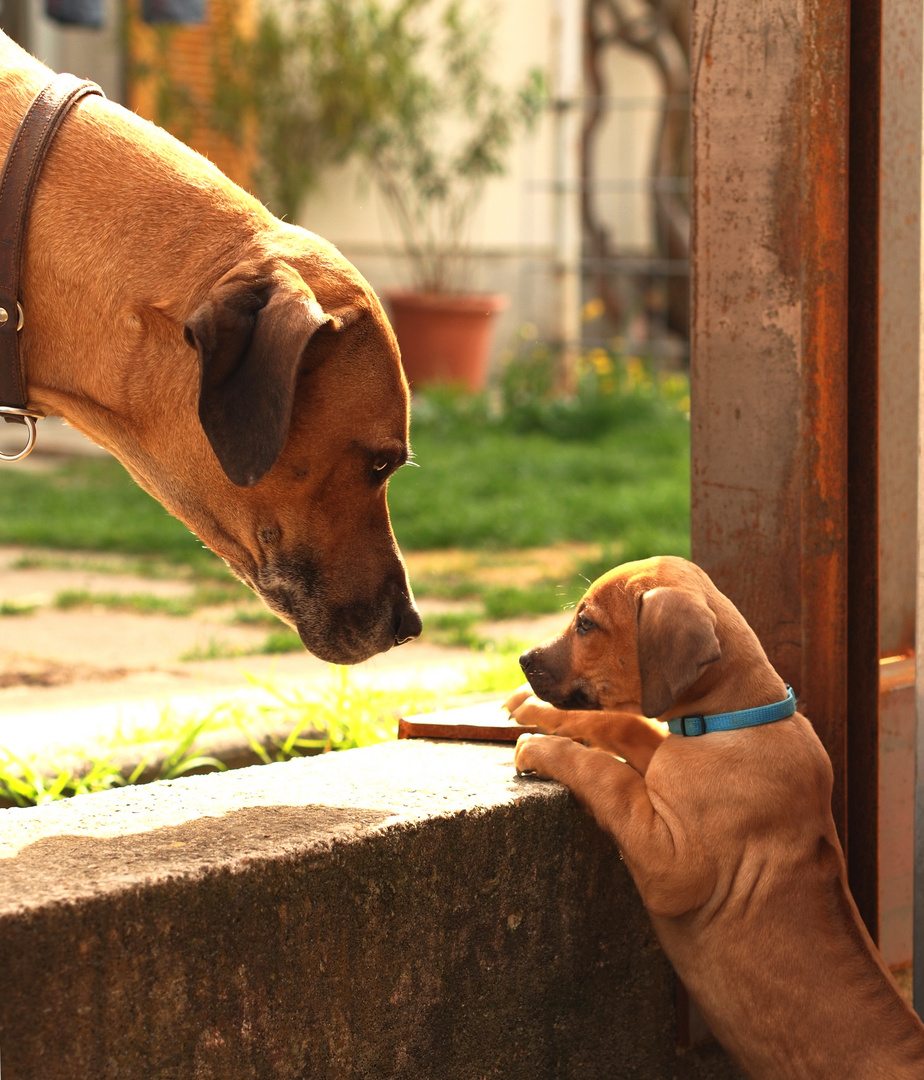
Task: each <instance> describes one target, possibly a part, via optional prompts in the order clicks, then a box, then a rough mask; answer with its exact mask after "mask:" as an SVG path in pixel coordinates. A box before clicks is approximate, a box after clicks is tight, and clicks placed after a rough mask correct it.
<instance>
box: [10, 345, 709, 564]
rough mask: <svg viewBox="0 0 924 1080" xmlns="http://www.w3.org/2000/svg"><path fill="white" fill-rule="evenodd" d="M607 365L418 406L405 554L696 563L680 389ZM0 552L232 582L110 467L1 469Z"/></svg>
mask: <svg viewBox="0 0 924 1080" xmlns="http://www.w3.org/2000/svg"><path fill="white" fill-rule="evenodd" d="M598 359H599V358H598ZM595 363H597V361H595ZM608 363H609V364H610V369H611V370H608V371H606V372H605V374H604V375H603V376H600V375H599V373H598V374H597V375H595V376H594V377H593V378H592V379H590V380H588V379H587V378H586V377H585V379H584V381H583V382H582V385H581V391H580V393H578V394H577V395H576V396H574V397H573V398H571V399H569V400H565V401H561V400H555V399H551V398H547V396H544V395H543V392H542V387H541V386H539V387H538V388H537V387H536V386H535V385H533V386H530V384H529V380H528V379H526V378H525V377H524V378H520V383H516V382H515V380H514V385H513V386H512V387H511V386H510V385H508V384H504V386H503V388H502V389H503V394H502V402H503V404H502V406H501V408H498V407H497V406H496V404H495V405H494V407H491V406H490V405H489V401H488V399H487V398H486V397H480V398H479V397H452V396H450V395H433V394H431V395H429V396H428V397H425V398H419V399H418V400H417V401H415V407H414V416H413V422H412V432H411V434H412V443H413V447H414V454H415V459H416V462H415V463H416V464H417V465H418V466H419V467H418V468H406V469H402V470H401V471H400V472H399V473H398V474H397V475H396V476H395V477H394V478H393V479H392V480H391V482H390V485H389V506H390V508H391V514H392V521H393V524H394V529H395V533H396V535H397V537H398V541H399V543H400V544H401V545H402V547H403V548H405V549H406V550H409V551H415V550H426V549H432V548H445V547H463V548H485V549H496V550H511V549H517V548H527V547H540V546H546V545H550V544H555V543H557V542H560V541H598V542H601V543H604V544H606V545H608V547H609V548H610V550H611V551H612V552H613V554H614V556H615V557H616V559H617V560H618V559H622V560H626V559H631V558H637V557H642V556H645V555H650V554H658V553H660V554H679V555H687V554H689V421H688V418H687V415H686V413H685V409H684V405H685V402H684V394H685V382H684V381H683V380H682V378H679V377H676V376H675V377H673V381H672V382H671V381H667V380H665V381H662V382H658V381H657V380H655V379H654V378H652V376H650V375H649V374H648V373H647V372H646V371H645V370H644V369H642V368H640V367H639V366H638V364H637V362H635V366H634V367H633V366H632V365H631V364H627V365H624V366H623V367H619V366H618V365H614V363H613V362H612V361H608ZM597 366H598V368H599V367H601V366H603V365H602V364H597ZM516 370H517V371H519V369H516ZM633 373H634V374H633ZM617 375H618V376H619V377H618V378H617V377H616V376H617ZM678 379H679V382H678ZM509 382H510V380H508V383H509ZM534 382H535V380H534ZM524 386H525V387H526V389H524ZM527 391H528V392H527ZM0 544H22V545H28V546H30V547H44V548H52V549H62V550H68V549H70V550H79V551H84V552H97V553H100V552H122V553H125V554H128V555H132V556H138V557H139V558H141V559H142V560H144V559H148V560H150V562H151V565H155V564H156V565H160V566H163V564H164V563H166V564H167V565H173V566H177V565H185V566H186V567H189V568H191V569H192V570H193V571H194V573H195V574H196V576H200V575H209V576H216V577H220V578H225V579H227V576H228V575H227V571H226V570H225V568H224V566H223V564H221V563H220V561H219V560H217V559H216V558H215V557H213V556H211V555H210V554H209V553H208V552H207V551H205V549H204V548H203V547H202V545H201V544H200V542H199V541H198V540H197V539H196V538H195V537H194V536H192V534H191V533H190V532H189V531H188V530H187V529H186V528H185V526H183V525H182V524H180V523H179V522H178V521H176V520H174V519H173V518H171V517H170V516H169V515H168V514H167V512H166V511H165V510H164V509H163V508H161V507H160V505H159V504H158V503H156V502H155V501H154V500H153V499H152V498H150V497H149V496H148V495H146V494H145V493H144V492H143V491H141V489H140V488H138V487H137V486H136V485H135V484H134V483H133V481H132V480H131V479H130V478H129V477H128V475H127V474H126V473H125V471H124V470H123V469H122V467H121V466H120V465H118V464H116V463H115V462H112V461H106V460H102V461H100V460H74V461H70V462H68V463H66V464H63V465H61V466H58V467H56V468H54V469H50V470H48V471H47V472H33V471H30V472H26V471H24V470H23V471H17V470H16V468H15V467H10V468H6V469H4V470H3V471H2V472H0ZM587 576H588V577H590V576H591V575H590V574H588V575H587Z"/></svg>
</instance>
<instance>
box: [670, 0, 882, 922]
mask: <svg viewBox="0 0 924 1080" xmlns="http://www.w3.org/2000/svg"><path fill="white" fill-rule="evenodd" d="M877 12H878V0H876V2H875V3H872V2H868V0H854V2H853V4H852V5H851V3H850V0H807V2H806V3H804V4H801V3H797V2H796V0H785V2H783V3H781V4H777V5H774V6H773V7H772V8H771V7H767V6H765V5H754V4H750V3H748V2H746V0H735V2H733V3H728V4H721V5H718V4H715V3H712V2H709V3H706V2H704V0H695V2H694V6H693V27H694V30H693V35H694V36H693V63H694V72H693V94H692V99H693V132H694V135H693V145H694V194H693V211H694V213H693V263H692V266H693V320H692V340H691V347H692V363H691V371H692V400H693V416H692V493H691V494H692V523H691V524H692V546H693V556H694V558H695V559H696V561H697V562H699V563H700V565H702V566H703V567H704V569H706V570H707V571H708V572H709V573H710V574H711V575H712V576H713V577H714V578H715V580H716V581H717V583H718V584H719V586H720V587H721V588H723V590H724V591H726V592H727V593H728V594H729V596H730V597H731V598H732V599H733V600H734V601H735V603H736V604H737V605H738V606H739V607H740V609H741V610H742V612H743V613H744V615H745V617H746V618H747V619H748V620H749V622H750V623H751V624H752V626H754V628H755V630H756V631H757V633H758V636H759V637H760V638H761V641H762V642H763V644H764V647H765V649H766V650H767V653H768V655H769V657H770V659H771V662H772V663H773V664H774V665H775V666H776V667H777V669H778V670H779V671H780V673H781V675H783V677H784V678H785V679H787V680H788V681H789V682H791V683H792V685H793V686H794V687H795V688H796V689H797V691H798V694H799V699H800V704H801V706H802V707H803V709H804V710H805V712H806V713H807V715H808V716H809V717H810V718H811V720H812V722H813V723H814V725H815V727H816V729H817V730H818V732H819V735H820V736H821V738H822V740H823V742H824V743H825V746H826V748H827V750H828V753H829V754H830V756H831V760H832V764H833V767H834V773H835V794H834V804H833V809H834V815H835V821H836V823H837V826H838V830H839V832H840V834H841V837H842V839H843V840H844V844H845V849H846V850H847V854H848V860H849V864H850V873H851V881H852V884H853V886H854V889H855V894H856V895H857V899H858V903H859V905H860V907H861V911H862V913H863V915H864V918H866V920H867V922H868V925H869V927H870V930H871V932H872V934H873V936H874V937H875V936H876V935H877V934H878V893H877V886H876V882H877V880H878V879H877V873H876V868H877V866H878V858H877V848H878V833H877V831H876V824H877V823H878V815H877V806H878V771H877V766H876V760H877V755H876V753H875V746H877V745H878V681H877V680H878V660H879V652H878V592H877V583H878V552H877V548H876V531H875V521H876V516H877V502H876V492H877V488H876V482H875V471H876V468H877V465H876V461H877V458H876V443H875V438H876V421H875V413H876V402H877V396H876V378H877V370H878V369H877V363H876V356H877V336H876V335H877V328H878V323H877V321H876V318H877V315H876V312H877V308H876V305H877V303H878V288H877V287H876V282H877V280H878V278H877V266H878V239H875V240H871V239H870V238H871V237H876V238H878V226H877V224H876V222H877V220H878V214H877V209H876V208H877V206H878V203H877V199H878V189H877V188H876V186H875V184H876V180H875V176H876V173H877V171H878V153H877V152H876V150H875V147H877V146H878V126H877V125H878V114H877V113H876V111H875V109H874V108H873V105H874V102H875V100H877V98H876V95H877V93H878V90H877V87H878V82H877V81H876V78H875V76H876V75H877V73H878V52H877V49H878V40H879V37H878V23H877V18H878V15H877ZM851 23H853V27H854V42H853V47H854V49H855V51H856V56H855V61H856V63H855V66H854V69H853V78H851V62H850V61H851ZM861 35H865V36H864V37H863V38H862V40H861ZM868 35H872V38H873V41H872V42H870V41H868V40H866V36H868ZM867 78H869V79H872V80H873V81H872V82H871V83H870V84H869V86H867V85H866V84H865V83H864V79H867ZM851 138H853V139H854V146H855V149H857V150H858V152H859V150H862V152H863V153H866V154H869V155H870V157H871V158H872V161H870V160H869V158H867V159H863V160H861V158H860V157H859V156H858V155H857V154H855V155H853V156H852V155H851V154H850V139H851ZM870 138H871V139H872V143H871V144H870V143H866V145H861V143H860V140H865V139H870ZM851 184H852V185H853V193H852V195H851ZM851 213H852V214H853V218H851ZM865 215H870V216H869V220H868V221H865V220H863V218H864V216H865ZM852 220H853V226H852V225H851V221H852ZM871 283H872V285H871ZM867 289H868V290H869V293H868V295H867V294H866V292H865V290H867ZM851 298H853V300H855V301H856V306H855V308H853V309H852V308H851ZM848 327H849V332H848ZM849 338H853V339H854V341H853V345H852V346H849V345H848V339H849ZM854 425H856V426H857V427H856V431H857V434H856V435H855V434H854V429H853V426H854ZM864 453H865V454H866V455H868V458H869V459H870V460H864V459H863V456H862V455H863V454H864ZM870 522H872V524H870ZM873 687H875V689H876V693H874V694H872V695H871V693H870V691H871V689H872V688H873ZM854 695H857V696H856V698H854ZM867 754H870V755H871V756H870V757H869V758H867V759H866V760H867V761H868V764H869V766H871V767H866V768H862V767H861V766H862V764H863V760H864V755H867ZM851 822H853V823H854V827H855V828H856V830H857V832H856V834H855V836H853V837H852V836H851V832H850V827H849V826H850V823H851ZM852 841H856V842H852Z"/></svg>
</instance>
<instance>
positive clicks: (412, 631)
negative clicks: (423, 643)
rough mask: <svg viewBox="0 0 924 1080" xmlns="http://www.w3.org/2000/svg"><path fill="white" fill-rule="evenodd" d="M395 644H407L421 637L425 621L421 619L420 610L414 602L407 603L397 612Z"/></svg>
mask: <svg viewBox="0 0 924 1080" xmlns="http://www.w3.org/2000/svg"><path fill="white" fill-rule="evenodd" d="M394 628H395V644H396V645H405V644H406V643H407V642H408V641H413V640H414V638H416V637H420V632H421V630H423V623H422V622H421V621H420V612H419V611H418V610H417V608H416V607H415V606H414V604H413V602H409V603H405V604H404V605H402V607H400V608H399V609H398V611H397V612H396V613H395V621H394Z"/></svg>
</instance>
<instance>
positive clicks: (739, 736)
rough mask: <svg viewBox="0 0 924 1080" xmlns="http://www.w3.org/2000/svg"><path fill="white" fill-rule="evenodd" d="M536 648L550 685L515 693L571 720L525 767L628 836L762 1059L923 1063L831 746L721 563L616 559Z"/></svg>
mask: <svg viewBox="0 0 924 1080" xmlns="http://www.w3.org/2000/svg"><path fill="white" fill-rule="evenodd" d="M520 663H521V665H522V667H523V671H524V673H525V674H526V677H527V679H528V680H529V684H530V687H531V688H532V690H533V691H534V692H535V694H536V695H537V696H538V698H541V699H543V701H539V700H537V699H536V697H532V696H530V695H529V691H528V690H524V691H520V692H518V693H517V694H515V695H514V696H513V697H512V698H511V699H510V700H509V702H508V703H507V707H508V709H509V710H510V712H511V713H512V715H513V716H514V717H515V718H516V719H517V720H518V721H519V722H520V723H522V724H524V725H531V726H535V727H538V728H540V730H542V731H545V732H547V733H550V734H552V735H555V736H564V737H558V738H549V737H548V735H522V736H521V737H520V739H519V741H518V743H517V749H516V768H517V771H518V773H521V774H526V773H532V774H535V775H536V776H538V777H541V778H543V779H554V780H559V781H561V782H562V783H563V784H566V785H567V786H568V787H569V788H570V789H571V790H572V792H573V793H574V795H575V797H576V798H577V799H578V801H579V802H580V803H581V804H582V805H583V806H584V807H585V808H586V809H587V810H588V811H589V812H590V813H591V814H592V815H593V816H594V817H595V819H596V820H597V822H598V823H599V825H600V826H601V827H602V828H603V829H605V830H606V831H607V832H608V833H609V834H610V835H611V836H612V837H613V839H614V840H615V841H616V843H617V844H618V846H619V848H620V850H621V851H622V854H623V856H624V858H625V861H626V865H627V866H628V868H629V871H630V873H631V874H632V877H633V879H634V880H635V883H636V885H637V886H638V889H639V892H640V893H641V896H642V900H643V901H644V903H645V906H646V908H647V909H648V912H649V914H650V916H651V919H652V923H653V925H654V928H655V931H656V932H657V935H658V938H659V939H660V941H661V944H662V946H663V947H664V950H665V952H666V953H667V955H668V957H669V958H670V960H671V962H672V963H673V965H674V968H675V970H676V971H677V974H678V975H679V976H680V978H681V979H682V980H683V983H684V985H685V986H686V987H687V989H688V990H689V991H690V993H691V995H692V996H693V998H694V999H695V1000H696V1002H697V1004H698V1005H699V1007H700V1009H701V1011H702V1013H703V1015H704V1016H705V1018H706V1019H707V1021H708V1022H709V1024H710V1026H711V1028H712V1030H713V1032H714V1033H715V1035H716V1037H717V1038H718V1039H719V1041H720V1042H721V1043H722V1044H723V1045H724V1047H725V1048H726V1049H727V1050H728V1052H729V1053H730V1054H731V1055H732V1057H733V1058H734V1059H735V1060H736V1061H737V1062H738V1063H739V1064H740V1065H741V1067H742V1068H743V1069H744V1070H745V1071H746V1073H747V1074H748V1075H749V1076H750V1077H752V1078H753V1080H797V1078H798V1080H809V1078H811V1080H820V1078H825V1080H850V1078H855V1080H859V1078H862V1080H912V1078H915V1080H920V1078H922V1077H924V1025H922V1024H921V1021H920V1020H919V1019H918V1017H917V1016H916V1015H915V1013H914V1012H913V1011H912V1009H911V1008H910V1007H909V1006H908V1005H907V1004H906V1003H905V1001H904V1000H903V999H902V997H901V995H900V993H899V991H898V988H897V986H896V985H895V982H894V980H893V979H892V977H891V975H890V973H889V971H888V969H887V968H886V967H885V964H884V963H883V961H882V958H881V957H880V955H879V953H878V952H877V950H876V948H875V946H874V944H873V942H872V939H871V938H870V936H869V934H868V933H867V931H866V928H865V927H864V925H863V923H862V921H861V919H860V916H859V913H858V911H857V908H856V905H855V903H854V901H853V898H852V896H851V895H850V891H849V888H848V885H847V875H846V867H845V863H844V856H843V852H842V850H841V846H840V842H839V840H838V837H837V833H836V831H835V827H834V821H833V818H832V816H831V790H832V785H833V773H832V769H831V763H830V761H829V759H828V756H827V754H826V752H825V750H824V747H823V746H822V744H821V742H820V741H819V739H818V737H817V735H816V734H815V731H814V729H813V728H812V726H811V724H810V723H809V722H808V720H806V719H805V717H803V716H801V715H800V714H799V713H798V712H796V711H794V710H795V702H794V698H792V697H790V694H789V691H788V688H787V687H786V686H785V685H784V683H783V681H782V680H781V679H780V677H779V676H778V675H777V673H776V672H775V671H774V670H773V668H772V667H771V666H770V663H769V662H768V660H767V657H766V655H765V653H764V651H763V649H762V648H761V646H760V643H759V642H758V640H757V638H756V636H755V635H754V633H753V631H752V630H751V629H750V627H749V626H748V625H747V623H746V622H745V621H744V619H743V618H742V616H741V614H740V613H739V612H738V611H737V610H736V608H735V607H734V606H733V605H732V604H731V602H730V601H729V600H728V599H727V598H726V597H725V596H723V595H722V593H720V592H719V590H718V589H716V587H715V586H714V585H713V584H712V582H711V581H710V579H709V578H708V577H707V576H706V574H704V573H703V572H702V571H701V570H699V569H698V568H697V567H696V566H694V565H692V564H691V563H689V562H686V561H685V560H683V559H677V558H654V559H649V560H645V561H643V562H635V563H628V564H626V565H624V566H621V567H618V568H617V569H615V570H612V571H610V573H608V574H606V575H604V576H603V577H602V578H600V579H599V580H598V581H596V582H595V583H594V584H593V585H592V586H591V587H590V589H588V591H587V593H586V595H585V596H584V598H583V600H582V601H581V603H580V605H579V606H578V608H577V610H576V612H575V615H574V618H573V619H572V621H571V623H570V625H569V626H568V627H567V628H566V629H565V631H564V632H563V633H562V634H561V635H560V636H558V637H556V638H553V639H551V640H550V641H547V642H546V643H544V644H542V645H539V646H537V647H536V648H533V649H530V650H529V651H528V652H526V653H524V654H523V656H522V657H521V658H520ZM544 702H547V703H548V704H544ZM778 703H779V704H778ZM764 706H770V707H771V708H770V710H769V713H761V712H752V711H751V710H760V709H761V708H762V707H764ZM591 710H592V711H591ZM725 714H732V715H731V716H730V717H728V716H726V715H725ZM774 716H777V717H779V718H777V719H773V718H772V717H774ZM649 717H656V718H657V720H652V719H648V718H649ZM703 717H705V721H704V722H703V720H702V718H703ZM712 717H715V718H717V719H716V720H715V721H713V720H711V719H710V718H712ZM681 718H688V719H686V720H683V719H681ZM668 721H674V723H673V725H672V727H673V728H677V729H680V730H685V731H686V732H687V734H686V735H684V734H681V733H676V734H675V733H669V732H668V730H667V729H666V727H665V722H668ZM739 725H745V726H739ZM716 726H717V727H719V728H722V727H727V728H728V729H727V730H712V728H713V727H716ZM703 728H705V733H703V734H700V732H701V731H702V729H703ZM582 743H586V744H587V745H581V744H582ZM620 759H622V760H620Z"/></svg>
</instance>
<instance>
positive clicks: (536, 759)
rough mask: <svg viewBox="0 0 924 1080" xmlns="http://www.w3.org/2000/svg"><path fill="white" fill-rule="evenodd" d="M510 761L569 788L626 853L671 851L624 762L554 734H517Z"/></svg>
mask: <svg viewBox="0 0 924 1080" xmlns="http://www.w3.org/2000/svg"><path fill="white" fill-rule="evenodd" d="M514 765H515V766H516V770H517V772H518V773H519V774H520V775H522V774H523V773H535V774H536V776H538V777H540V779H543V780H558V781H559V783H561V784H564V785H565V787H567V788H569V789H570V790H571V792H572V793H573V795H574V797H575V798H576V799H577V801H578V802H579V803H580V804H581V806H583V807H584V809H585V810H587V811H588V813H590V814H592V815H593V817H594V818H595V819H596V821H597V824H598V825H599V826H600V827H601V828H602V829H604V830H605V831H606V832H608V833H609V834H610V835H611V836H612V837H613V839H614V840H615V841H616V843H617V844H618V845H619V847H620V848H621V849H622V851H623V854H624V855H625V856H626V857H627V858H629V857H630V853H631V852H642V851H644V852H646V853H648V857H666V856H667V855H668V854H669V851H670V847H671V843H670V834H669V833H668V831H667V829H666V827H665V826H664V823H663V821H661V819H660V818H659V817H658V815H657V814H656V813H655V811H654V807H653V806H652V805H651V800H650V799H649V798H648V791H647V789H646V787H645V781H644V779H643V778H642V777H641V776H640V775H639V774H638V773H637V772H636V771H635V770H634V769H632V768H630V767H629V766H628V765H627V764H626V763H625V762H622V761H618V760H617V759H616V758H614V757H610V755H609V754H606V753H603V752H602V751H600V750H589V749H588V748H587V747H586V746H581V745H580V744H578V743H576V742H574V741H573V740H571V739H568V738H562V737H559V736H557V735H521V736H520V737H519V739H517V747H516V753H515V755H514Z"/></svg>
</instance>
